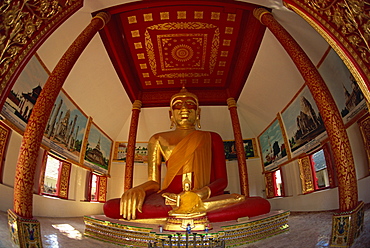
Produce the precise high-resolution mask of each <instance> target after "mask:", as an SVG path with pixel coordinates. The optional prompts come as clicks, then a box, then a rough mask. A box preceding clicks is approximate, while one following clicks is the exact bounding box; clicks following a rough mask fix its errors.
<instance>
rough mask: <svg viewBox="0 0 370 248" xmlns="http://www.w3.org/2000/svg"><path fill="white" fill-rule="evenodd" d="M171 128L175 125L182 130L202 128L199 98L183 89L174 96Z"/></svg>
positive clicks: (172, 98) (172, 99)
mask: <svg viewBox="0 0 370 248" xmlns="http://www.w3.org/2000/svg"><path fill="white" fill-rule="evenodd" d="M170 118H171V128H172V126H173V124H175V125H176V128H180V129H195V126H196V125H198V128H200V124H199V119H200V108H199V102H198V97H197V96H196V95H194V94H193V93H190V92H189V91H187V90H186V89H185V87H183V88H182V89H181V91H180V92H179V93H177V94H174V95H173V96H172V97H171V101H170Z"/></svg>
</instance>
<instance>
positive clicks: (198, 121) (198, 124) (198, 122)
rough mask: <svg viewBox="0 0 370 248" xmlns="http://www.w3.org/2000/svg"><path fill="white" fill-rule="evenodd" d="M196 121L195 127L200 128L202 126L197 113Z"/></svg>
mask: <svg viewBox="0 0 370 248" xmlns="http://www.w3.org/2000/svg"><path fill="white" fill-rule="evenodd" d="M196 123H197V127H198V128H199V129H201V128H202V127H201V126H200V117H199V115H197V119H196Z"/></svg>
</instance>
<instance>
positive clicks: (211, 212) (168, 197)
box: [104, 88, 270, 221]
mask: <svg viewBox="0 0 370 248" xmlns="http://www.w3.org/2000/svg"><path fill="white" fill-rule="evenodd" d="M170 119H171V127H173V126H175V130H171V131H166V132H161V133H157V134H154V135H153V136H152V137H151V138H150V140H149V143H148V177H149V180H148V181H147V182H145V183H143V184H141V185H138V186H136V187H134V188H132V189H130V190H128V191H126V192H125V193H124V194H123V195H122V197H121V199H112V200H109V201H108V202H107V203H106V204H105V205H104V213H105V214H106V216H108V217H111V218H124V219H127V220H131V219H137V218H139V219H145V218H163V217H168V215H169V213H170V214H184V215H186V214H189V213H186V212H187V211H189V208H192V207H194V206H192V204H189V199H199V200H200V202H202V203H200V202H197V204H196V205H197V207H196V208H194V209H192V210H191V211H194V212H197V213H203V212H207V217H208V219H209V220H210V221H227V220H236V219H237V218H240V217H245V216H249V217H251V216H256V215H260V214H264V213H268V212H269V211H270V204H269V202H268V201H267V200H265V199H263V198H261V197H248V198H245V197H244V196H242V195H239V194H224V189H225V188H226V186H227V173H226V162H225V155H224V146H223V141H222V139H221V137H220V135H218V134H217V133H214V132H207V131H200V130H197V129H196V127H198V128H200V122H199V121H200V108H199V102H198V98H197V96H196V95H194V94H192V93H190V92H188V91H187V90H186V89H185V88H183V89H182V90H181V91H180V92H179V93H177V94H175V95H173V96H172V98H171V101H170ZM163 158H164V160H165V161H166V165H167V173H166V175H165V178H164V181H163V183H162V185H161V175H160V168H161V163H162V159H163ZM188 175H190V176H189V177H188V179H187V180H188V181H187V184H186V189H185V188H184V190H183V186H184V185H185V184H184V182H185V181H184V180H186V178H187V176H188ZM185 195H186V197H185ZM195 195H196V196H197V197H195ZM188 196H191V197H188ZM187 197H188V198H187ZM181 199H182V201H183V202H184V203H186V204H185V205H182V204H183V203H181ZM179 200H180V205H179V206H178V208H177V210H173V209H172V206H171V205H166V204H165V202H167V203H168V202H172V205H173V204H176V202H178V201H179ZM118 206H119V208H118ZM191 206H192V207H191ZM224 210H226V211H224ZM171 211H172V212H171ZM180 212H181V213H180Z"/></svg>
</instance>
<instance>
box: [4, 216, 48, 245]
mask: <svg viewBox="0 0 370 248" xmlns="http://www.w3.org/2000/svg"><path fill="white" fill-rule="evenodd" d="M8 226H9V231H10V237H11V239H12V241H13V242H14V244H16V245H19V247H21V248H23V247H24V248H26V247H27V248H29V247H32V248H41V247H42V241H41V232H40V222H39V221H38V220H36V219H25V218H22V217H20V216H18V215H17V214H16V213H14V212H13V211H12V210H10V209H9V210H8Z"/></svg>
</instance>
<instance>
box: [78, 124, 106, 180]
mask: <svg viewBox="0 0 370 248" xmlns="http://www.w3.org/2000/svg"><path fill="white" fill-rule="evenodd" d="M82 149H83V150H84V152H83V153H82V154H83V156H82V158H81V163H82V164H84V165H85V166H87V167H89V168H91V169H92V170H94V171H96V172H99V173H101V174H103V175H108V174H109V169H110V163H111V155H112V149H113V140H112V139H111V138H109V137H108V135H106V134H105V133H104V132H103V131H102V130H101V129H100V128H99V127H98V126H97V125H96V124H94V123H93V122H92V121H91V118H90V119H89V127H88V128H87V130H86V133H85V140H84V144H83V148H82Z"/></svg>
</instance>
